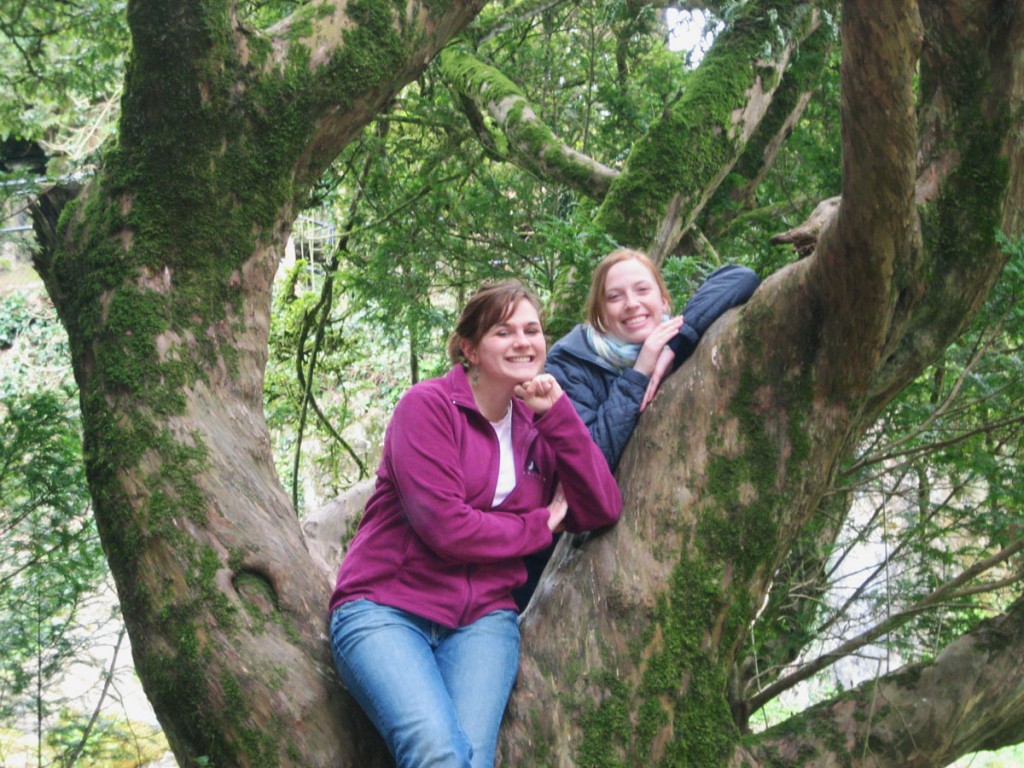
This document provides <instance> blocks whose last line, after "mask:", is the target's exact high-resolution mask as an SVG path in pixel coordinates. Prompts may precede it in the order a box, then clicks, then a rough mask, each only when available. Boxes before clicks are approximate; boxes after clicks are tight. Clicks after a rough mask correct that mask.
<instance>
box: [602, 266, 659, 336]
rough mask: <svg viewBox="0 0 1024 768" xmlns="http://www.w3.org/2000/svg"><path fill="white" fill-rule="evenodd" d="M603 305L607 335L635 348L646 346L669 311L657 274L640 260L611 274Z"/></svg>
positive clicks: (606, 286)
mask: <svg viewBox="0 0 1024 768" xmlns="http://www.w3.org/2000/svg"><path fill="white" fill-rule="evenodd" d="M602 301H603V309H604V324H605V326H606V328H605V330H606V331H607V333H608V334H609V335H611V336H615V337H616V338H618V339H621V340H622V341H628V342H630V343H633V344H643V343H644V341H646V339H647V337H648V336H650V335H651V331H653V330H654V329H655V328H657V327H658V326H659V325H661V317H662V315H663V314H664V313H665V312H667V311H668V308H669V304H668V299H667V298H666V297H665V296H664V295H663V294H662V292H661V289H660V288H659V287H658V281H657V280H656V279H655V278H654V274H653V273H652V272H651V270H650V269H648V268H647V267H646V266H645V265H644V264H642V263H640V262H639V261H637V260H636V259H627V260H625V261H620V262H618V263H617V264H615V265H613V266H612V267H611V269H609V270H608V274H607V275H606V277H605V281H604V291H603V298H602Z"/></svg>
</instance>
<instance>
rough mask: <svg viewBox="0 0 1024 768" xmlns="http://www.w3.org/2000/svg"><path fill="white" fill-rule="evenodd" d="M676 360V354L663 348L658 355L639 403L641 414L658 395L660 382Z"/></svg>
mask: <svg viewBox="0 0 1024 768" xmlns="http://www.w3.org/2000/svg"><path fill="white" fill-rule="evenodd" d="M675 359H676V353H675V352H673V351H672V350H671V349H670V348H668V347H665V348H664V349H662V350H661V354H660V355H658V362H656V363H655V364H654V370H653V371H652V372H651V380H650V381H648V382H647V391H646V392H644V399H643V400H642V401H641V402H640V412H641V413H643V412H644V409H645V408H647V406H648V405H650V404H651V401H652V400H654V396H655V395H656V394H658V387H660V386H661V382H662V381H664V380H665V374H667V373H668V372H669V370H671V368H672V361H673V360H675Z"/></svg>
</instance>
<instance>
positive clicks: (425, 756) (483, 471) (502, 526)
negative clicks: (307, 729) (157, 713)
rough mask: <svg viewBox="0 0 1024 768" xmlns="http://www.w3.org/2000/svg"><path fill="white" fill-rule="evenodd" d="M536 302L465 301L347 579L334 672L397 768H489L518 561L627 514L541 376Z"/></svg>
mask: <svg viewBox="0 0 1024 768" xmlns="http://www.w3.org/2000/svg"><path fill="white" fill-rule="evenodd" d="M539 306H540V305H539V302H538V301H537V299H536V297H535V296H534V295H533V294H532V293H530V292H529V291H528V290H526V289H525V288H524V287H523V286H522V285H521V284H520V283H518V282H515V281H509V282H504V283H499V284H496V285H491V286H486V287H484V288H482V289H481V290H480V291H478V292H477V293H476V294H475V295H474V296H473V297H472V298H471V299H470V300H469V302H468V304H467V305H466V307H465V309H464V310H463V311H462V315H461V317H460V319H459V323H458V325H457V326H456V329H455V332H454V333H453V334H452V338H451V340H450V341H449V356H450V357H451V360H452V363H453V366H454V367H453V368H452V370H451V371H450V372H449V373H448V374H447V375H446V376H444V377H443V378H439V379H431V380H429V381H424V382H420V383H419V384H417V385H415V386H414V387H412V389H410V390H409V391H408V392H407V393H406V394H405V395H404V396H403V397H402V399H401V400H400V401H399V403H398V405H397V407H396V408H395V413H394V415H393V416H392V419H391V423H390V424H389V425H388V429H387V432H386V434H385V437H384V452H383V456H382V457H381V462H380V467H379V468H378V469H377V485H376V488H375V490H374V493H373V495H372V496H371V497H370V500H369V501H368V502H367V504H366V511H365V513H364V515H363V519H362V521H361V523H360V525H359V530H358V531H357V533H356V535H355V538H354V539H353V541H352V544H351V546H350V547H349V550H348V554H347V555H346V557H345V561H344V562H343V563H342V566H341V570H340V571H339V573H338V581H337V586H336V588H335V590H334V594H333V595H332V597H331V603H330V608H331V647H332V650H333V653H334V660H335V664H336V665H337V668H338V673H339V675H340V676H341V679H342V681H343V682H344V683H345V686H346V687H347V688H348V690H349V691H350V692H351V693H352V695H353V696H354V697H355V698H356V700H357V701H358V702H359V704H360V705H361V706H362V708H363V710H364V711H365V712H366V714H367V715H368V716H369V718H370V719H371V720H372V721H373V723H374V725H375V726H376V727H377V730H378V731H380V733H381V735H382V736H383V737H384V740H385V742H386V743H387V745H388V748H389V749H390V750H391V753H392V755H393V756H394V757H395V760H396V762H397V764H398V766H399V768H406V767H411V766H426V765H430V766H452V767H453V768H456V767H457V768H467V767H469V766H472V768H490V767H491V766H492V765H493V763H494V753H495V748H496V744H497V737H498V727H499V726H500V724H501V718H502V714H503V712H504V710H505V704H506V702H507V701H508V697H509V694H510V693H511V690H512V684H513V682H514V681H515V677H516V671H517V669H518V661H519V629H518V624H517V620H516V603H515V601H514V600H513V597H512V591H513V590H514V589H516V588H517V587H519V586H521V585H522V584H523V582H524V581H525V579H526V568H525V566H524V564H523V557H524V556H525V555H528V554H530V553H532V552H536V551H538V550H542V549H544V548H546V547H548V546H549V545H550V544H551V541H552V536H553V534H554V532H555V531H561V530H563V529H564V530H569V531H574V532H582V531H587V530H593V529H595V528H600V527H603V526H607V525H610V524H612V523H614V522H615V521H616V520H617V519H618V517H619V512H620V510H621V506H622V501H621V497H620V496H619V491H618V488H617V486H616V485H615V481H614V479H613V478H612V476H611V473H610V471H609V469H608V464H607V462H606V461H605V459H604V457H603V456H602V454H601V451H600V450H599V449H598V448H597V447H596V446H595V445H594V443H593V441H592V440H591V439H590V435H589V433H588V432H587V428H586V427H585V426H584V424H583V422H582V421H581V420H580V418H579V416H578V415H577V414H576V411H575V409H574V408H573V406H572V404H571V403H570V402H569V398H567V397H565V396H563V394H562V389H561V387H560V386H559V385H558V383H557V381H555V379H554V378H553V377H552V376H550V375H548V374H543V373H541V371H542V370H543V367H544V360H545V356H546V355H545V342H544V334H543V329H542V327H541V322H540V315H539Z"/></svg>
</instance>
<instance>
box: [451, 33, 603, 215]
mask: <svg viewBox="0 0 1024 768" xmlns="http://www.w3.org/2000/svg"><path fill="white" fill-rule="evenodd" d="M439 63H440V69H441V72H442V73H443V75H444V77H445V79H446V80H448V82H449V83H451V84H452V85H453V87H455V88H456V89H457V90H458V92H459V93H460V95H462V97H463V98H465V99H467V100H469V101H470V102H471V103H472V104H473V105H475V107H476V108H477V109H479V110H480V111H481V112H483V113H485V114H486V115H487V116H488V117H490V119H491V120H492V121H493V123H494V124H495V125H496V126H497V127H498V129H499V130H500V131H502V132H503V134H504V139H503V141H501V144H504V145H506V146H507V147H508V155H507V159H508V160H510V161H511V162H513V163H515V164H516V165H518V166H519V167H521V168H523V169H524V170H526V171H529V172H530V173H533V174H536V175H537V176H539V177H541V178H544V179H549V180H551V181H554V182H557V183H560V184H564V185H565V186H567V187H569V188H570V189H574V190H576V191H577V192H579V193H581V194H584V195H586V196H587V197H590V198H592V199H594V200H598V201H600V200H602V199H603V198H604V196H605V195H606V194H607V193H608V188H609V186H610V184H611V182H612V180H613V179H615V177H616V176H618V171H615V170H614V169H612V168H608V167H607V166H604V165H602V164H601V163H599V162H597V161H596V160H594V159H592V158H590V157H587V156H586V155H584V154H583V153H581V152H577V151H576V150H574V149H572V148H571V147H569V146H568V145H567V144H565V143H564V142H563V141H562V140H561V139H559V138H557V137H556V136H555V135H554V133H552V131H551V129H550V128H548V126H547V125H546V124H545V123H544V122H543V121H542V120H541V119H540V117H538V115H537V113H536V112H535V111H534V110H533V107H532V106H531V105H530V103H529V101H528V100H527V98H526V96H525V95H524V94H523V92H522V91H521V90H520V89H519V87H518V86H516V85H515V84H514V83H513V82H512V81H511V80H509V79H508V78H507V77H505V76H504V75H503V74H502V73H500V72H499V71H498V70H497V69H495V68H494V67H491V66H489V65H487V64H485V63H483V62H482V61H480V60H479V59H477V58H476V57H475V56H474V55H473V53H472V52H471V51H470V50H469V49H468V48H466V47H465V46H464V45H458V44H452V45H449V46H448V47H446V48H445V49H444V51H442V52H441V56H440V62H439ZM475 123H476V127H477V131H478V133H479V132H480V131H481V130H486V127H485V125H484V124H483V123H482V122H481V121H479V120H477V121H475ZM483 141H484V144H485V146H487V147H489V148H494V147H496V146H497V145H498V142H497V141H496V140H494V139H493V138H492V137H490V136H487V137H485V138H484V139H483Z"/></svg>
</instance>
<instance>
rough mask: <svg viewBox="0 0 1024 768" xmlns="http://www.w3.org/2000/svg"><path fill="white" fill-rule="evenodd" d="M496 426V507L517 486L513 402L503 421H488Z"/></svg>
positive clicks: (494, 505) (494, 504)
mask: <svg viewBox="0 0 1024 768" xmlns="http://www.w3.org/2000/svg"><path fill="white" fill-rule="evenodd" d="M488 423H489V424H490V425H491V426H492V427H493V428H494V434H496V435H497V436H498V448H499V450H500V453H499V456H498V484H497V486H495V488H494V502H493V503H492V504H491V506H492V507H496V506H498V505H499V504H501V502H503V501H504V500H505V499H507V498H508V495H509V494H510V493H512V491H513V489H514V488H515V487H516V461H515V458H514V457H513V455H512V404H511V403H509V406H508V410H507V411H506V412H505V416H504V418H502V420H501V421H490V422H488Z"/></svg>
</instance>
